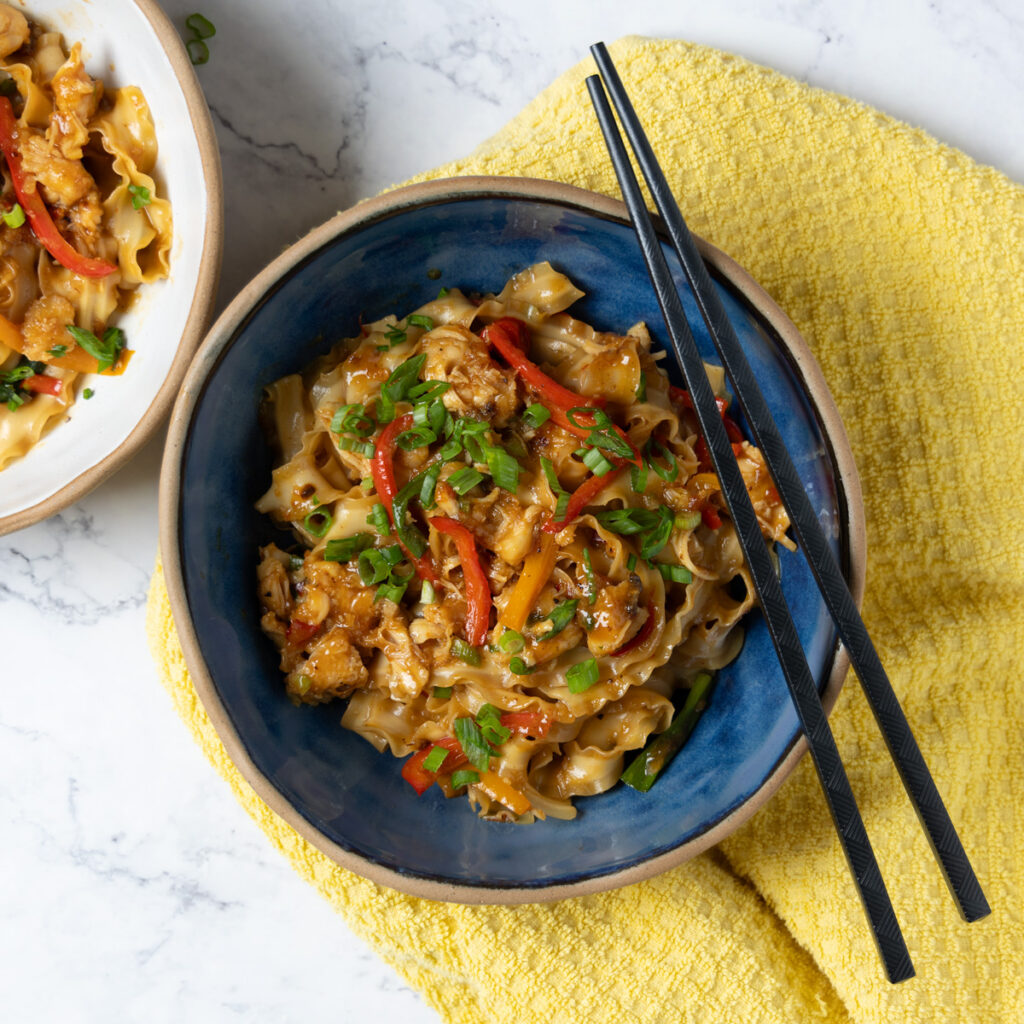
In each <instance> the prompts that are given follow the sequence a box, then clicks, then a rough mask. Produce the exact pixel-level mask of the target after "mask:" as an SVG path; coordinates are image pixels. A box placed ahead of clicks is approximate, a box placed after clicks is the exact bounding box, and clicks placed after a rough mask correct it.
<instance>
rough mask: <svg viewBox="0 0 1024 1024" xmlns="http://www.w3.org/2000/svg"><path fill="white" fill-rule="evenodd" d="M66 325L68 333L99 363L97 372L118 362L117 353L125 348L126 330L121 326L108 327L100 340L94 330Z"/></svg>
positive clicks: (107, 368)
mask: <svg viewBox="0 0 1024 1024" xmlns="http://www.w3.org/2000/svg"><path fill="white" fill-rule="evenodd" d="M65 326H66V327H67V332H68V334H70V335H71V337H72V338H74V339H75V341H76V342H78V344H79V345H81V346H82V348H84V349H85V351H86V352H88V353H89V355H91V356H92V357H93V359H95V360H96V361H97V363H99V366H97V367H96V370H97V372H99V373H102V372H103V371H104V370H109V369H110V367H111V366H113V365H114V363H116V362H117V354H118V353H119V352H120V351H121V349H123V348H124V331H122V330H121V328H120V327H108V328H107V329H106V330H105V331H104V332H103V339H102V340H100V339H99V338H97V337H96V335H95V334H93V333H92V331H86V330H83V328H81V327H76V326H75V325H74V324H66V325H65Z"/></svg>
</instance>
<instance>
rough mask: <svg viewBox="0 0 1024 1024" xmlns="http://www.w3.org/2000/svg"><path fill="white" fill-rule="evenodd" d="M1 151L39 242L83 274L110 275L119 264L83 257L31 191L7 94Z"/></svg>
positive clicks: (0, 111) (0, 100)
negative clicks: (22, 162) (23, 166)
mask: <svg viewBox="0 0 1024 1024" xmlns="http://www.w3.org/2000/svg"><path fill="white" fill-rule="evenodd" d="M0 150H3V154H4V157H5V158H6V160H7V169H8V170H9V171H10V172H11V184H13V185H14V192H15V194H16V195H17V197H18V202H19V203H21V208H22V209H23V210H24V211H25V216H26V217H27V218H28V222H29V225H30V226H31V228H32V232H33V234H34V235H35V236H36V238H38V239H39V244H40V245H41V246H42V247H43V248H44V249H45V250H46V251H47V252H48V253H49V254H50V255H51V256H52V257H53V258H54V259H55V260H56V261H57V262H58V263H59V264H61V266H64V267H67V268H68V270H71V271H73V272H74V273H76V274H80V275H81V276H82V277H106V276H107V275H108V274H112V273H113V272H114V271H115V270H117V267H116V266H115V265H114V264H113V263H108V262H107V261H106V260H101V259H95V258H94V257H92V256H83V255H82V254H81V253H80V252H79V251H78V250H77V249H76V248H75V247H74V246H73V245H72V244H71V243H70V242H69V241H68V240H67V239H66V238H65V237H64V236H63V235H62V234H61V233H60V232H59V231H58V230H57V225H56V224H54V223H53V218H52V217H51V216H50V211H49V210H47V208H46V204H45V203H44V202H43V198H42V196H40V194H39V190H38V188H36V189H32V191H29V190H28V182H27V181H26V178H25V171H24V170H23V168H22V166H21V154H20V153H19V152H18V124H17V121H15V119H14V109H13V108H12V107H11V101H10V100H9V99H8V98H7V97H6V96H0Z"/></svg>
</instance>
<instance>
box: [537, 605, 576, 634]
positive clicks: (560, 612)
mask: <svg viewBox="0 0 1024 1024" xmlns="http://www.w3.org/2000/svg"><path fill="white" fill-rule="evenodd" d="M578 604H579V601H577V600H576V599H575V598H573V600H571V601H563V602H562V603H561V604H556V605H555V607H554V608H552V609H551V614H550V615H548V616H547V618H548V619H550V620H551V628H550V629H549V630H548V631H547V632H546V633H542V634H541V635H540V636H539V637H538V638H537V639H538V640H551V639H552V638H553V637H556V636H558V634H559V633H561V632H562V630H563V629H565V627H566V626H568V625H569V623H570V622H572V620H573V617H574V616H575V615H576V606H577V605H578Z"/></svg>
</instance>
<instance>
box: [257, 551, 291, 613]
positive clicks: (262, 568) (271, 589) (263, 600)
mask: <svg viewBox="0 0 1024 1024" xmlns="http://www.w3.org/2000/svg"><path fill="white" fill-rule="evenodd" d="M260 554H261V555H262V556H263V557H262V559H261V561H260V564H259V566H258V567H257V569H256V573H257V577H258V579H259V584H260V604H262V605H263V607H264V608H265V609H266V610H267V611H268V612H271V613H272V614H273V615H275V616H276V617H277V618H279V619H283V620H287V619H288V618H290V616H291V612H292V594H291V586H290V584H289V582H288V573H287V571H286V569H285V567H284V563H283V562H282V560H281V558H280V555H281V551H280V550H279V548H278V547H277V546H276V545H274V544H268V545H267V546H266V547H265V548H263V549H262V550H261V551H260ZM275 555H276V556H277V557H275ZM285 557H287V556H285Z"/></svg>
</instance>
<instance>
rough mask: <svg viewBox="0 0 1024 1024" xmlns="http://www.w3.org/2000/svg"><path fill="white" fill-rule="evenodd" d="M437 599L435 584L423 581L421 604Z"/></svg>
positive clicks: (431, 602) (430, 602)
mask: <svg viewBox="0 0 1024 1024" xmlns="http://www.w3.org/2000/svg"><path fill="white" fill-rule="evenodd" d="M436 600H437V592H436V591H435V590H434V584H433V583H431V582H430V580H424V581H423V588H422V589H421V590H420V603H421V604H433V603H434V602H435V601H436ZM434 689H435V690H437V689H438V687H436V686H435V687H434ZM448 693H449V696H450V695H451V690H449V691H448Z"/></svg>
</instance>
